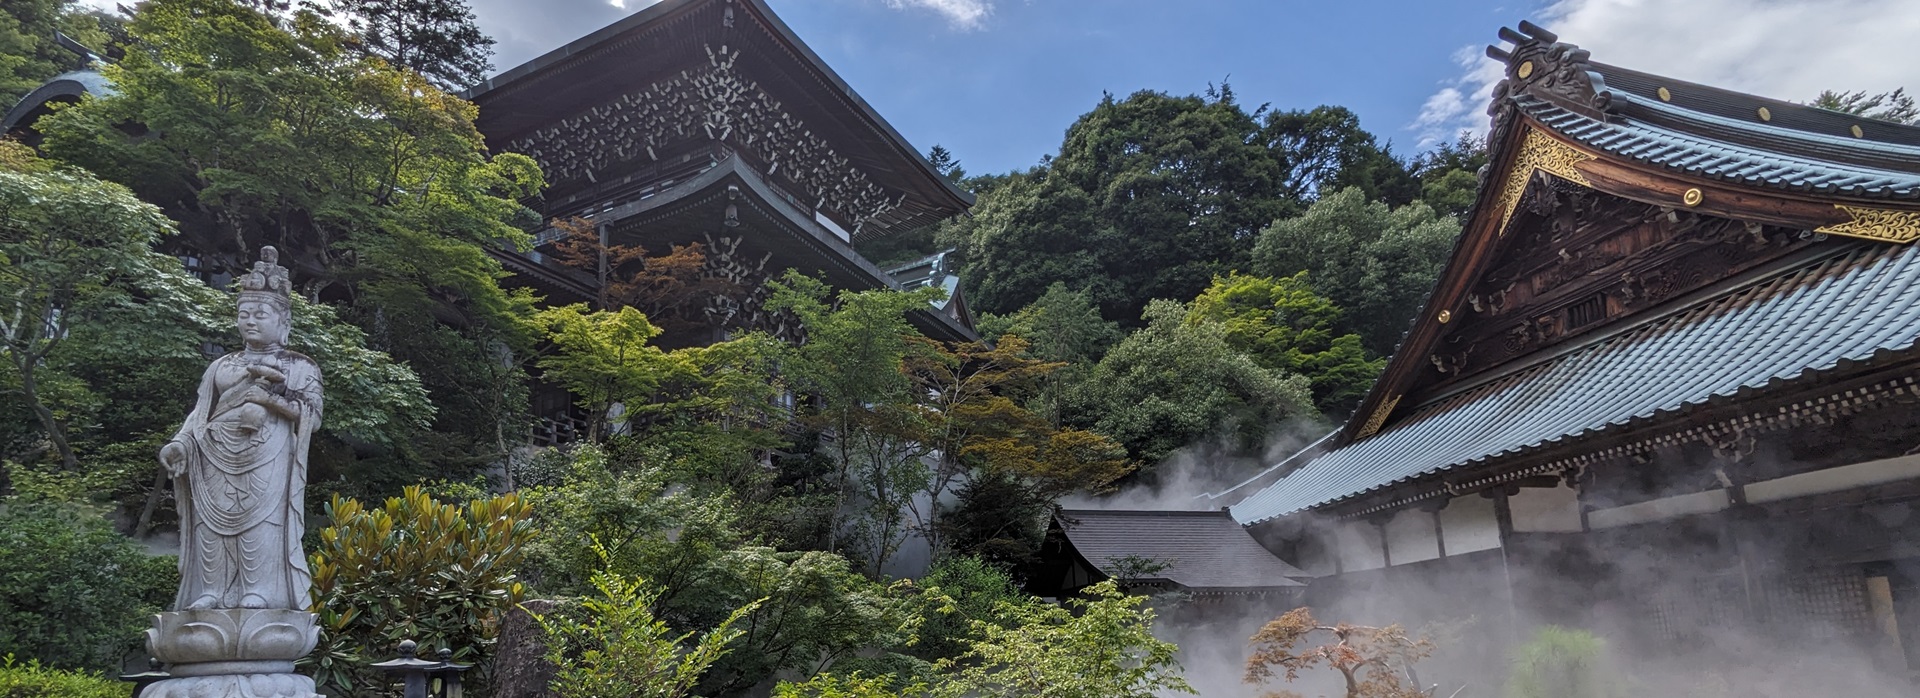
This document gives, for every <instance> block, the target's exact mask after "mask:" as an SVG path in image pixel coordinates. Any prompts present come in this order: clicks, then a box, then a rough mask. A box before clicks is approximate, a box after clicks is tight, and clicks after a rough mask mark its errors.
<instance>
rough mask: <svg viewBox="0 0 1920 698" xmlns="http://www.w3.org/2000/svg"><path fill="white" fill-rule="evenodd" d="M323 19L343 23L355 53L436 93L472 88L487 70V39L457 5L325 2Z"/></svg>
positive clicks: (444, 1)
mask: <svg viewBox="0 0 1920 698" xmlns="http://www.w3.org/2000/svg"><path fill="white" fill-rule="evenodd" d="M307 4H308V5H309V6H314V3H312V2H309V3H307ZM323 14H326V15H329V16H331V17H334V18H336V19H339V20H342V21H344V22H346V25H347V28H348V29H349V30H351V31H352V32H353V34H354V38H355V39H356V41H355V42H354V44H353V46H354V48H355V49H357V50H359V51H363V52H365V53H367V54H370V55H373V56H378V57H380V58H382V59H385V60H386V61H387V62H388V63H392V64H393V65H396V66H401V67H404V68H406V69H408V70H411V71H413V72H416V73H419V74H420V75H422V76H425V77H426V78H427V79H428V80H431V81H433V83H434V84H435V85H437V86H439V87H440V88H441V89H446V90H458V89H462V88H465V87H467V86H469V85H473V84H475V83H478V82H480V81H481V80H483V79H485V78H486V77H487V72H488V71H490V70H492V69H493V64H492V63H491V62H490V61H488V60H487V58H488V56H491V55H492V54H493V44H494V41H493V37H490V36H487V35H486V34H483V33H481V31H480V27H478V26H476V25H475V24H474V23H473V19H474V18H473V10H472V9H471V8H469V7H468V6H467V3H465V2H463V1H462V0H327V4H326V8H325V12H323Z"/></svg>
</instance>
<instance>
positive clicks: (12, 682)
mask: <svg viewBox="0 0 1920 698" xmlns="http://www.w3.org/2000/svg"><path fill="white" fill-rule="evenodd" d="M126 695H127V685H126V684H125V683H122V682H119V681H114V680H112V679H107V678H103V677H100V676H96V675H94V674H87V673H80V672H73V671H61V670H59V669H55V668H52V667H48V666H42V665H41V664H40V660H38V659H29V660H27V661H24V662H21V661H16V660H15V659H14V657H13V655H11V654H9V655H7V656H6V657H4V658H0V698H126Z"/></svg>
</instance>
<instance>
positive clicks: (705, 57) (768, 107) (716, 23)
mask: <svg viewBox="0 0 1920 698" xmlns="http://www.w3.org/2000/svg"><path fill="white" fill-rule="evenodd" d="M721 66H724V67H726V68H727V71H725V72H726V74H725V75H724V76H718V75H716V76H702V75H690V74H689V71H692V72H693V73H698V72H699V70H700V69H705V68H712V67H721ZM688 81H691V82H693V83H698V85H695V86H693V87H689V86H688V84H686V83H688ZM667 85H672V86H674V87H672V88H670V91H673V92H684V91H687V90H700V94H701V95H702V96H701V97H699V99H697V100H694V103H686V104H681V103H676V104H665V103H664V102H663V101H662V96H661V94H660V92H659V91H660V90H663V89H669V88H667V87H664V86H667ZM712 91H719V92H722V93H724V98H719V97H707V96H705V95H707V94H708V93H709V92H712ZM460 96H461V97H463V98H466V99H468V100H472V101H473V102H474V103H475V104H478V105H479V107H480V117H479V119H478V122H477V125H478V126H479V128H480V130H481V132H482V133H485V134H486V135H487V138H488V141H489V144H490V145H491V146H492V147H496V148H504V147H508V146H510V145H511V144H513V143H522V144H523V146H524V145H525V142H527V139H528V138H530V137H531V136H533V135H534V134H536V133H538V132H540V131H542V130H545V129H550V128H554V127H556V126H557V125H559V124H561V122H569V123H572V124H574V125H575V126H581V127H582V128H577V129H575V130H578V131H580V133H579V134H577V136H578V137H574V136H569V139H568V143H567V144H566V145H565V146H564V147H563V148H561V149H563V150H567V151H568V154H569V155H571V154H572V153H573V151H579V152H593V151H603V152H604V151H609V150H611V149H614V148H616V147H629V146H631V145H632V143H630V142H637V141H635V138H633V137H632V136H633V134H628V133H625V132H624V131H623V129H627V128H634V127H637V125H638V124H639V123H640V119H639V118H638V117H639V116H640V115H641V113H642V112H643V111H645V110H646V109H647V108H650V107H649V103H656V104H652V106H654V107H660V108H665V109H671V110H673V111H675V112H676V114H678V115H679V116H686V115H685V114H679V112H680V111H682V110H698V109H711V108H713V105H715V104H719V105H726V106H727V108H730V109H744V108H746V107H744V106H743V105H746V104H748V103H749V102H750V103H751V104H752V105H753V108H755V109H759V110H760V112H765V113H764V114H762V113H760V112H755V114H756V116H761V117H766V118H767V119H771V120H773V121H775V122H777V124H776V126H777V128H776V127H769V131H770V132H768V133H755V134H735V137H736V138H737V139H741V140H746V141H752V142H755V143H762V142H770V141H772V140H774V139H775V136H776V135H777V136H778V137H779V138H782V139H787V140H789V141H792V143H790V144H786V145H783V146H782V152H783V153H784V152H785V151H786V150H788V149H789V148H791V149H793V150H795V151H796V154H795V157H796V158H799V159H798V160H795V161H794V162H789V163H787V167H789V168H806V169H809V170H816V169H821V168H822V167H824V165H822V164H821V163H829V164H834V165H835V167H834V168H829V169H838V164H839V163H840V162H841V161H843V160H844V161H845V163H848V164H850V165H851V167H852V168H853V170H857V173H855V174H847V173H842V174H843V175H845V176H838V175H836V176H838V177H839V178H840V179H848V178H849V177H850V178H852V179H861V178H863V177H864V178H870V179H872V180H873V181H874V182H875V183H877V184H878V185H879V186H881V187H883V188H885V189H887V190H890V192H891V195H892V196H893V197H894V198H895V200H894V201H893V202H891V209H890V212H889V213H888V214H887V215H886V217H885V220H881V221H874V222H873V223H872V226H871V229H869V230H866V231H864V232H865V233H866V234H886V233H889V232H895V231H899V230H906V229H910V228H914V227H918V226H921V225H926V224H930V223H933V222H936V221H939V220H941V219H944V218H947V217H951V216H953V215H955V214H957V213H959V212H962V211H964V210H966V208H967V207H968V206H970V205H972V203H973V196H972V195H971V194H968V193H967V192H965V191H963V190H961V189H959V188H958V187H956V186H955V185H954V184H953V182H951V181H950V180H948V179H947V178H946V177H944V176H942V175H941V174H940V173H939V172H937V171H935V170H934V169H933V166H932V164H930V163H928V162H927V160H926V158H925V157H924V156H923V155H922V154H921V153H920V151H919V150H918V149H916V148H915V147H914V146H913V145H912V144H911V143H908V142H907V140H906V138H904V137H903V136H901V135H900V133H899V132H898V131H896V130H895V129H894V128H893V126H892V125H891V124H889V123H887V121H886V120H885V119H883V118H881V116H880V114H879V113H878V112H876V111H875V110H874V109H873V107H872V105H869V104H868V103H867V101H866V100H865V99H863V98H862V97H860V95H859V94H857V93H855V92H854V91H853V88H852V87H850V86H848V85H847V83H846V81H845V80H843V79H841V78H840V76H839V75H838V74H836V73H835V72H834V71H833V69H832V68H830V67H828V66H827V64H826V63H825V62H824V61H822V60H821V59H820V57H819V55H817V54H815V53H814V52H813V50H812V49H811V48H808V47H807V45H806V44H805V43H803V42H801V41H800V38H799V37H798V36H796V35H795V34H794V33H793V30H792V29H791V28H789V27H788V26H787V25H786V23H785V22H783V21H781V20H780V18H779V17H778V16H776V15H775V14H774V13H773V10H772V9H771V8H770V7H768V6H767V4H766V2H765V0H663V1H661V2H658V3H655V4H653V5H651V6H649V7H647V8H646V9H643V10H641V11H639V12H636V13H634V14H632V15H630V16H628V17H626V18H625V19H622V20H620V21H618V22H615V23H613V24H611V25H608V26H606V27H604V28H602V29H600V30H598V31H595V32H593V33H592V34H589V35H587V36H585V37H583V38H581V39H579V40H576V41H574V42H572V43H569V44H567V45H565V46H562V47H560V48H557V49H554V50H553V51H550V52H548V53H547V54H545V55H542V56H540V57H538V58H535V59H533V60H530V61H527V62H526V63H524V64H522V65H519V66H516V67H514V68H512V69H509V70H507V71H505V72H503V73H501V74H499V75H496V76H494V77H492V78H489V79H487V80H485V81H483V82H481V83H480V84H478V85H474V86H473V87H470V88H468V89H467V90H466V91H464V92H462V93H461V95H460ZM702 100H704V101H702ZM708 117H709V118H708V119H707V120H706V121H705V124H706V126H708V127H709V128H714V129H718V128H720V127H714V126H713V125H712V122H711V118H710V117H711V115H708ZM585 121H593V123H592V124H585V123H584V122H585ZM696 121H700V120H696ZM676 123H678V122H676ZM679 125H681V126H685V125H686V124H684V123H682V124H679ZM694 129H695V130H699V125H698V123H696V124H695V125H694ZM773 130H777V131H779V132H780V133H778V134H775V133H772V132H771V131H773ZM717 138H718V139H722V140H724V139H725V136H717ZM754 139H757V141H756V140H754ZM621 144H626V145H621ZM743 145H744V144H743ZM640 149H641V150H644V149H645V148H644V147H642V148H640ZM749 149H750V148H749ZM800 151H804V152H800ZM589 178H590V177H589ZM836 186H842V187H846V186H853V185H849V184H845V183H844V182H842V183H841V184H838V185H836Z"/></svg>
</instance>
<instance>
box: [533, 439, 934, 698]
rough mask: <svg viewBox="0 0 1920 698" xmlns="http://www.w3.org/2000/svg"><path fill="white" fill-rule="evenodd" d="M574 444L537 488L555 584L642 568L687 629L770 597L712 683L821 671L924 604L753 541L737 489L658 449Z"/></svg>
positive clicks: (659, 605) (827, 556)
mask: <svg viewBox="0 0 1920 698" xmlns="http://www.w3.org/2000/svg"><path fill="white" fill-rule="evenodd" d="M570 455H571V461H572V462H571V464H569V465H568V466H567V468H568V470H569V474H568V475H566V476H565V477H564V480H565V481H564V482H563V483H562V484H558V485H549V486H543V487H540V488H536V489H534V490H533V491H531V492H529V493H528V497H529V499H530V500H531V501H532V502H534V503H535V506H537V507H538V509H539V511H540V512H541V513H540V518H539V520H538V523H539V525H540V527H541V530H542V531H543V532H544V533H543V535H542V536H541V537H540V539H539V540H537V541H536V542H535V544H534V546H533V551H532V557H531V562H532V563H533V564H532V568H533V572H534V577H535V583H536V584H538V585H539V587H540V588H541V589H542V590H543V591H546V592H548V593H582V592H588V593H590V591H591V579H592V576H591V575H592V573H594V572H598V571H601V570H606V571H609V572H610V573H613V574H619V575H626V576H633V577H642V578H645V579H647V580H648V582H649V584H651V585H653V586H654V587H655V591H656V593H654V594H653V596H652V598H651V601H650V603H651V604H652V613H653V614H655V616H656V617H657V618H659V619H660V620H662V621H665V622H666V623H667V624H668V625H669V626H670V627H672V628H674V629H675V630H676V631H677V632H694V631H704V630H707V629H712V628H715V627H718V626H719V624H720V623H722V622H724V621H725V620H726V619H727V618H729V617H730V616H731V615H732V614H733V612H734V611H735V610H736V609H739V608H741V607H742V606H746V605H748V604H749V603H753V602H756V601H762V600H763V601H762V602H761V603H760V604H759V605H758V606H756V607H755V608H754V610H753V611H752V612H751V613H750V614H749V615H748V616H747V617H746V618H745V619H744V621H743V622H742V624H740V625H739V626H738V627H739V628H740V630H742V631H743V634H742V635H741V637H740V639H739V640H738V645H737V646H738V647H739V651H738V652H735V653H732V654H729V655H727V656H726V657H724V658H722V659H720V660H718V661H716V662H715V663H714V665H713V666H712V669H711V670H710V671H709V672H708V675H707V677H706V679H705V680H704V681H703V683H702V685H701V689H700V692H701V693H702V694H703V695H713V694H724V693H728V692H731V691H737V690H741V689H744V688H747V687H750V686H754V685H756V684H759V683H760V682H762V681H765V680H766V679H768V678H770V677H772V676H774V675H776V674H777V673H779V672H783V671H791V672H797V673H798V674H799V675H803V676H805V675H812V674H813V673H815V672H819V671H822V670H825V669H826V668H828V667H831V666H833V665H834V664H835V663H837V662H839V661H841V660H845V659H848V658H850V657H853V656H855V655H856V653H859V652H861V651H863V650H889V649H891V648H894V647H897V646H901V645H904V644H905V643H906V642H907V638H908V637H909V636H911V634H912V630H913V625H914V623H915V622H916V619H917V616H916V615H915V614H914V613H913V609H914V608H915V606H914V602H913V599H912V598H911V597H910V596H908V595H907V594H906V593H905V591H906V590H905V589H903V588H901V587H898V586H890V585H885V584H880V583H877V582H873V581H870V580H868V579H867V578H866V577H864V576H862V575H861V574H860V573H859V572H856V571H854V569H853V566H852V565H851V564H850V563H849V562H848V561H847V560H846V559H845V558H842V557H840V556H839V555H835V554H832V553H827V552H820V551H805V552H794V551H778V550H775V549H773V548H771V547H767V546H764V545H753V544H750V543H749V541H748V540H747V539H746V538H745V537H744V536H743V535H742V534H741V532H740V531H738V530H736V529H735V528H734V526H735V524H736V521H737V518H738V517H737V514H736V512H735V507H734V506H733V502H732V501H731V499H730V498H728V497H726V496H721V495H715V494H704V493H699V492H697V491H694V490H692V489H690V488H685V487H679V486H676V485H675V484H673V483H672V481H671V480H669V479H668V477H667V473H668V472H669V470H670V469H669V468H667V467H665V465H664V464H662V463H660V462H658V460H657V459H656V460H653V461H649V460H645V459H642V460H639V461H635V462H617V461H611V460H608V459H607V457H606V452H605V451H603V450H601V449H598V448H595V447H592V446H585V445H583V446H576V447H575V448H574V449H573V451H572V453H571V454H570ZM653 455H654V456H656V457H657V456H658V455H659V454H658V452H657V451H655V452H653ZM596 551H597V552H596Z"/></svg>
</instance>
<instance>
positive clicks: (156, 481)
mask: <svg viewBox="0 0 1920 698" xmlns="http://www.w3.org/2000/svg"><path fill="white" fill-rule="evenodd" d="M166 487H167V470H166V468H161V469H160V470H159V472H156V473H154V474H153V487H152V488H150V489H148V490H147V502H146V504H144V505H142V506H141V507H140V518H139V519H137V520H135V521H134V522H133V533H132V534H131V536H132V537H133V538H135V539H139V538H144V537H146V535H147V534H148V533H149V532H151V531H153V515H154V513H155V512H158V511H159V510H160V498H161V496H162V495H161V493H162V492H164V491H165V490H166Z"/></svg>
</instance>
